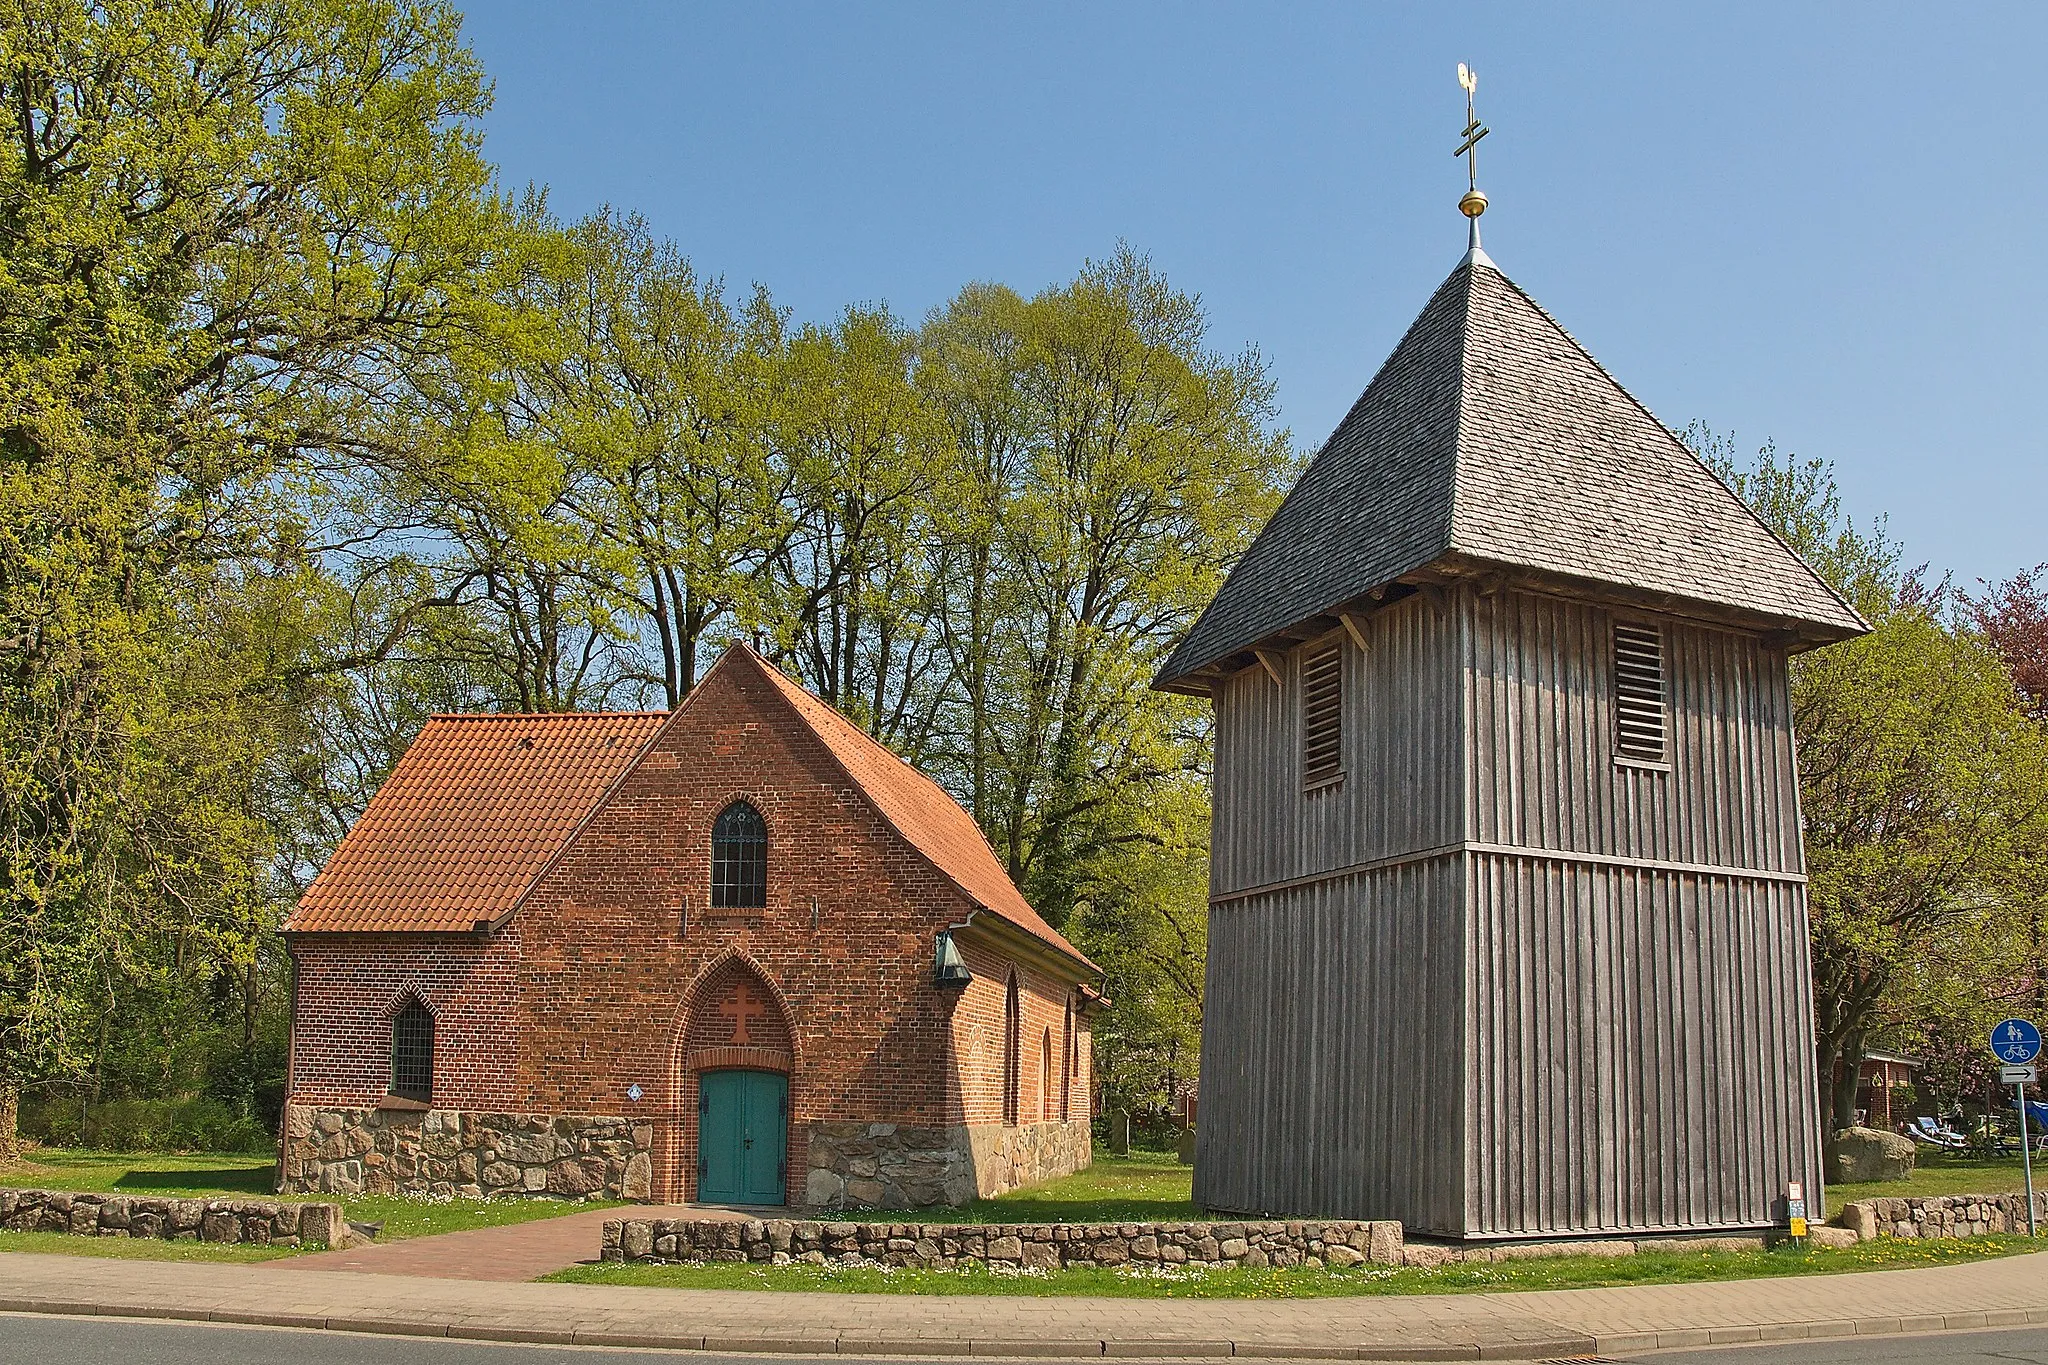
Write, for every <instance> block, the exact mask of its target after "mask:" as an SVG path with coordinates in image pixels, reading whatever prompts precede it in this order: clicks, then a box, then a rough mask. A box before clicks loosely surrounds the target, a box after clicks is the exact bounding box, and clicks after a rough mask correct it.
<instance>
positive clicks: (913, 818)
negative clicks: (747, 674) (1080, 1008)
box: [685, 646, 1101, 971]
mask: <svg viewBox="0 0 2048 1365" xmlns="http://www.w3.org/2000/svg"><path fill="white" fill-rule="evenodd" d="M737 657H744V658H746V659H747V660H748V661H750V662H752V663H753V664H754V665H755V666H756V667H757V668H758V669H759V670H760V672H761V673H762V674H763V675H764V676H766V677H767V678H768V680H769V681H771V682H773V683H774V684H775V686H776V688H777V690H778V691H780V692H781V693H782V695H783V698H784V699H785V700H787V701H788V702H789V704H790V706H791V708H793V709H794V710H795V711H796V713H797V715H798V716H800V717H802V719H803V721H804V723H805V724H807V725H808V726H810V728H811V730H812V732H813V733H814V734H816V735H817V736H818V738H819V740H820V741H822V742H823V744H824V745H825V747H826V748H827V749H828V750H830V751H831V754H832V757H833V758H834V759H835V760H837V761H838V763H839V766H840V767H842V768H844V769H846V775H847V776H848V777H850V778H852V779H853V781H854V785H856V786H858V787H859V788H860V789H861V790H862V791H863V792H865V793H866V794H867V797H868V799H869V800H870V801H872V802H874V804H875V808H876V809H877V810H879V811H880V812H881V813H882V818H883V819H885V820H887V821H888V822H889V823H890V824H891V825H894V826H895V827H896V832H897V833H899V834H901V835H902V836H903V837H904V838H905V839H907V840H909V841H910V844H911V846H912V847H913V848H915V849H917V851H918V852H920V853H922V854H924V856H925V857H926V859H928V860H929V861H930V862H931V864H932V865H933V866H934V867H936V868H938V870H939V871H940V872H942V873H944V874H945V876H946V877H947V878H948V879H950V880H951V881H952V882H953V884H954V885H955V886H958V887H959V888H960V890H961V891H963V892H964V893H966V895H967V896H968V898H969V899H971V900H972V901H974V902H975V904H977V905H979V906H981V907H982V908H983V909H985V910H988V911H989V912H991V913H992V914H995V915H997V916H999V917H1001V918H1003V919H1006V920H1008V921H1009V922H1010V923H1011V924H1014V925H1016V926H1017V927H1018V928H1019V929H1022V930H1024V931H1025V932H1026V933H1028V934H1031V935H1032V936H1033V937H1035V938H1038V939H1040V940H1042V941H1043V942H1045V943H1046V944H1048V945H1050V946H1051V947H1053V948H1056V949H1058V950H1059V951H1060V952H1062V953H1064V954H1065V955H1067V956H1068V957H1071V958H1073V959H1074V960H1075V961H1076V962H1078V963H1080V964H1082V965H1083V966H1086V967H1087V968H1088V969H1089V970H1091V971H1100V970H1101V968H1099V967H1097V966H1096V965H1095V964H1094V963H1093V962H1090V961H1089V960H1088V958H1087V957H1086V956H1085V955H1084V954H1083V953H1082V952H1081V950H1080V949H1078V948H1076V947H1075V946H1074V945H1073V944H1071V943H1069V942H1067V940H1066V939H1065V938H1063V937H1061V935H1060V932H1059V930H1057V929H1055V928H1053V927H1052V926H1051V925H1050V924H1047V923H1046V922H1045V920H1044V918H1043V917H1041V916H1040V915H1039V913H1038V912H1037V911H1036V910H1034V909H1032V908H1031V902H1029V901H1027V900H1025V899H1024V895H1023V893H1022V892H1020V891H1018V890H1017V885H1016V883H1015V882H1012V881H1011V880H1010V874H1009V873H1007V872H1005V871H1004V870H1003V865H1002V862H1001V861H1000V860H999V859H998V858H997V857H996V853H995V850H994V849H993V848H991V847H989V842H988V839H987V838H986V837H985V836H984V835H983V834H982V832H981V826H980V825H978V824H976V823H975V822H974V817H973V816H972V815H969V814H968V813H967V811H966V809H965V808H964V807H963V806H961V804H960V803H959V802H958V801H955V800H954V799H953V798H952V796H951V795H949V794H948V793H947V791H946V789H945V788H944V787H941V786H940V785H939V784H938V783H936V782H934V781H932V780H931V779H930V778H929V777H926V776H925V775H924V774H923V773H921V772H919V771H918V770H917V769H916V768H913V767H912V766H910V764H908V763H905V762H904V761H903V760H902V759H900V758H898V757H897V756H896V755H895V754H894V753H892V752H891V751H890V750H889V749H888V748H886V747H885V746H884V745H882V744H880V743H879V742H877V741H876V740H874V739H871V738H869V736H868V734H867V732H866V731H864V730H862V729H861V728H860V727H859V726H858V725H855V724H854V723H853V722H852V721H850V720H848V719H847V718H846V717H844V716H842V715H840V714H839V713H838V712H837V711H835V710H833V709H832V708H831V707H830V706H827V705H826V704H825V703H824V702H823V701H821V700H819V699H818V698H817V697H814V696H812V695H811V694H810V693H809V692H808V691H806V690H805V689H804V688H803V687H802V686H800V685H799V684H798V683H796V682H795V681H794V680H792V679H791V678H789V677H787V676H785V675H784V674H783V673H782V671H781V670H780V669H777V668H776V667H774V666H773V665H772V664H770V663H768V662H767V661H766V660H765V659H762V658H761V657H760V656H759V655H757V654H754V653H753V652H752V651H751V650H744V649H743V647H741V646H734V647H733V649H732V650H730V651H729V652H728V653H727V655H726V658H724V659H720V660H719V666H721V667H723V666H724V665H725V663H726V661H727V660H728V659H732V658H737ZM685 704H687V702H686V703H685Z"/></svg>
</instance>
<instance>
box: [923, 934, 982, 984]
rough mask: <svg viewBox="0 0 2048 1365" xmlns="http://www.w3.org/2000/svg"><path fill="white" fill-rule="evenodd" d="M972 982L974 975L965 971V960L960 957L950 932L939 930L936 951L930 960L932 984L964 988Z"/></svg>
mask: <svg viewBox="0 0 2048 1365" xmlns="http://www.w3.org/2000/svg"><path fill="white" fill-rule="evenodd" d="M972 980H974V973H973V972H970V971H968V970H967V959H965V958H963V957H961V956H960V947H959V945H958V944H956V943H954V942H953V933H952V931H951V930H950V929H941V930H939V938H938V943H937V951H936V952H935V953H934V955H933V959H932V984H933V985H935V986H965V985H966V984H967V983H968V982H970V981H972Z"/></svg>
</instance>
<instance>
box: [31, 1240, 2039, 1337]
mask: <svg viewBox="0 0 2048 1365" xmlns="http://www.w3.org/2000/svg"><path fill="white" fill-rule="evenodd" d="M0 1311H7V1312H29V1313H68V1314H97V1315H105V1316H114V1317H152V1318H185V1319H195V1320H200V1321H208V1320H210V1321H216V1322H239V1323H256V1324H261V1325H270V1326H286V1327H316V1328H328V1329H331V1330H338V1331H357V1332H380V1333H395V1334H403V1335H416V1336H436V1337H461V1338H470V1339H478V1340H495V1341H523V1342H548V1343H555V1344H562V1345H610V1346H652V1347H665V1348H668V1349H671V1350H674V1349H684V1350H712V1351H722V1352H745V1351H770V1352H776V1353H780V1354H786V1355H787V1354H833V1353H839V1354H850V1355H910V1356H925V1355H930V1356H959V1355H976V1356H1054V1357H1085V1356H1096V1357H1100V1356H1104V1355H1114V1356H1154V1357H1189V1356H1224V1355H1240V1356H1268V1357H1290V1356H1291V1357H1310V1358H1319V1359H1339V1360H1350V1359H1362V1360H1469V1359H1522V1360H1528V1359H1543V1358H1548V1357H1557V1356H1572V1355H1609V1356H1612V1355H1624V1354H1630V1353H1634V1352H1640V1351H1648V1350H1655V1349H1659V1348H1666V1347H1672V1346H1697V1345H1710V1344H1718V1343H1722V1342H1740V1341H1777V1340H1787V1339H1796V1338H1803V1337H1817V1336H1848V1335H1858V1334H1896V1333H1900V1332H1932V1331H1942V1330H1960V1329H1966V1328H1979V1327H1998V1326H2017V1325H2025V1324H2029V1323H2043V1322H2048V1254H2038V1255H2029V1256H2013V1257H2008V1258H2005V1259H2003V1260H1997V1261H1980V1262H1976V1263H1973V1264H1969V1265H1954V1266H1935V1267H1930V1268H1926V1269H1916V1270H1888V1271H1876V1272H1864V1273H1858V1274H1852V1275H1814V1276H1805V1277H1799V1278H1792V1279H1778V1280H1744V1281H1732V1282H1726V1283H1719V1284H1689V1285H1655V1286H1647V1287H1630V1288H1618V1289H1574V1290H1559V1291H1552V1292H1545V1293H1518V1294H1444V1295H1427V1296H1417V1297H1412V1298H1374V1297H1362V1298H1348V1299H1297V1300H1283V1301H1277V1302H1274V1301H1267V1302H1258V1301H1243V1300H1213V1299H1212V1300H1201V1299H1197V1300H1185V1299H1083V1298H1021V1297H1020V1298H994V1297H964V1296H963V1297H936V1296H932V1297H927V1296H912V1295H882V1294H809V1293H737V1292H724V1291H712V1290H675V1289H635V1288H624V1287H619V1286H611V1285H572V1284H519V1285H514V1284H506V1283H491V1282H474V1281H461V1280H445V1279H422V1278H417V1277H412V1276H396V1275H381V1274H360V1273H358V1274H335V1275H308V1274H305V1273H304V1272H303V1271H300V1270H294V1269H285V1268H283V1267H282V1266H279V1265H267V1264H260V1263H259V1264H253V1265H249V1264H233V1263H181V1262H168V1261H129V1260H98V1259H94V1258H89V1257H82V1256H81V1257H73V1256H41V1255H28V1254H23V1253H0Z"/></svg>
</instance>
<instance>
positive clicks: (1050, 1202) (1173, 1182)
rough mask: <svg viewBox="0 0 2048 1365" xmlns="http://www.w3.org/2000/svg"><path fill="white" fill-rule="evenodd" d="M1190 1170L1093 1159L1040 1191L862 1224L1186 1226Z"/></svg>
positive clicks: (1195, 1212)
mask: <svg viewBox="0 0 2048 1365" xmlns="http://www.w3.org/2000/svg"><path fill="white" fill-rule="evenodd" d="M1194 1178H1195V1173H1194V1168H1193V1167H1192V1166H1183V1165H1181V1164H1180V1163H1179V1162H1178V1161H1176V1160H1174V1156H1173V1153H1171V1152H1132V1153H1131V1154H1130V1155H1129V1156H1110V1155H1109V1154H1108V1153H1105V1152H1097V1153H1096V1154H1095V1164H1094V1165H1092V1166H1090V1167H1089V1168H1088V1169H1087V1170H1085V1171H1076V1172H1074V1174H1072V1175H1069V1176H1062V1177H1061V1178H1059V1179H1058V1180H1048V1181H1046V1182H1045V1183H1044V1184H1043V1185H1033V1186H1031V1187H1029V1188H1028V1189H1022V1190H1012V1191H1010V1193H1008V1194H1003V1195H997V1196H996V1197H995V1198H994V1199H977V1200H975V1201H974V1202H973V1203H972V1204H967V1205H964V1206H962V1207H960V1208H957V1209H914V1210H883V1211H880V1212H876V1213H861V1214H858V1215H855V1216H856V1217H858V1219H859V1220H860V1221H861V1222H863V1223H1186V1222H1192V1221H1195V1220H1198V1219H1200V1218H1201V1217H1202V1216H1203V1215H1202V1211H1201V1210H1200V1209H1198V1208H1196V1207H1195V1203H1194V1198H1193V1196H1192V1194H1191V1187H1192V1184H1193V1181H1194Z"/></svg>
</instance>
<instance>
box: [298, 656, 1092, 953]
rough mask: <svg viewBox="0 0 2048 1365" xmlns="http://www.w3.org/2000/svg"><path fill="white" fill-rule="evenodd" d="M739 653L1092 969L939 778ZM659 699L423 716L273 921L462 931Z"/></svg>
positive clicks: (540, 849) (591, 797)
mask: <svg viewBox="0 0 2048 1365" xmlns="http://www.w3.org/2000/svg"><path fill="white" fill-rule="evenodd" d="M736 663H745V664H747V665H750V666H751V667H752V668H753V669H754V670H755V671H756V672H757V673H759V674H760V675H761V676H762V677H763V678H765V679H766V680H767V681H769V682H770V683H771V684H773V685H774V687H775V689H776V691H777V692H778V693H779V694H780V695H781V696H782V697H783V699H784V700H785V701H787V702H788V703H789V706H790V709H791V710H792V711H794V712H795V713H796V716H797V718H798V720H800V721H801V722H803V724H804V725H805V726H806V727H807V728H808V729H809V730H810V731H811V732H812V733H813V734H815V735H816V736H817V737H818V740H819V742H820V743H821V744H823V745H824V746H825V748H826V750H827V752H828V753H830V754H831V756H832V758H833V760H834V761H835V762H837V763H838V764H839V766H840V767H841V768H843V769H844V770H845V771H846V775H847V777H848V778H850V779H851V780H852V782H853V783H854V785H855V786H856V787H858V788H860V790H861V791H862V792H864V793H865V794H866V795H867V798H868V800H870V801H871V802H873V803H874V806H875V809H876V810H877V811H879V812H880V813H881V815H882V818H883V819H885V820H887V821H888V822H889V823H890V824H891V825H892V826H894V827H895V829H896V832H897V833H899V834H901V835H902V836H903V837H904V838H905V839H906V840H908V841H909V842H910V844H911V846H912V847H913V848H915V849H917V850H918V852H920V853H922V854H923V855H924V857H925V859H926V860H927V861H929V862H930V863H931V864H932V866H933V867H935V868H937V869H938V870H939V872H940V873H941V874H942V875H943V876H945V877H946V878H947V879H949V880H950V881H952V882H953V884H954V885H955V886H957V887H959V888H960V890H961V892H962V894H964V895H966V896H967V897H968V898H969V899H970V900H972V901H973V902H974V903H975V904H977V905H979V906H981V907H982V908H983V909H985V910H987V911H988V912H989V913H991V914H993V915H996V916H997V917H999V918H1001V919H1003V920H1006V921H1008V922H1009V923H1010V924H1013V925H1015V926H1016V927H1017V928H1019V929H1022V930H1023V931H1024V932H1026V933H1028V934H1030V935H1032V936H1033V937H1035V938H1037V939H1039V940H1040V941H1042V942H1044V943H1045V944H1046V945H1048V946H1049V947H1051V948H1053V949H1055V950H1057V951H1058V952H1060V953H1062V954H1064V955H1065V956H1067V957H1070V958H1072V959H1073V960H1074V961H1075V962H1076V963H1079V964H1080V965H1082V966H1084V967H1086V968H1088V969H1089V970H1090V971H1100V970H1101V969H1100V968H1098V967H1096V966H1095V964H1094V963H1092V962H1090V961H1089V960H1088V959H1087V957H1085V956H1084V955H1083V954H1082V953H1081V951H1080V950H1079V949H1078V948H1076V947H1074V945H1073V944H1071V943H1069V942H1067V940H1066V939H1065V938H1063V937H1061V936H1060V933H1059V931H1058V930H1056V929H1054V928H1053V927H1052V926H1051V925H1050V924H1047V923H1046V922H1045V920H1044V919H1043V918H1041V917H1040V915H1039V913H1038V912H1037V911H1036V910H1033V909H1032V908H1031V904H1030V902H1029V901H1027V900H1025V899H1024V897H1023V895H1022V893H1020V892H1019V891H1018V890H1017V887H1016V885H1015V884H1014V883H1013V882H1011V880H1010V877H1009V874H1008V873H1007V872H1005V871H1003V865H1002V863H1001V862H1000V861H999V860H998V859H997V858H996V855H995V850H994V849H992V848H990V847H989V843H988V840H987V839H986V838H984V837H983V836H982V832H981V827H980V826H979V825H977V824H975V823H974V817H973V816H971V815H969V814H968V813H967V812H966V811H965V810H964V809H962V808H961V806H960V803H959V802H957V801H955V800H954V799H953V798H952V797H951V796H949V795H947V793H946V791H945V789H944V788H942V787H940V786H939V784H938V783H936V782H934V781H932V780H931V779H930V778H929V777H926V776H925V775H924V774H923V773H921V772H919V771H918V770H917V769H915V768H913V767H911V766H910V765H909V764H908V763H905V762H904V761H903V760H902V759H900V758H898V757H897V756H896V755H895V754H893V753H891V752H890V751H889V750H888V749H887V748H885V747H883V746H882V745H881V744H879V743H877V742H876V741H875V740H873V739H870V738H869V737H868V736H867V734H866V733H865V732H864V731H862V730H861V729H860V727H859V726H857V725H855V724H854V723H853V722H852V721H850V720H848V719H846V717H844V716H842V715H840V714H839V713H838V712H837V711H835V710H833V709H832V708H831V707H830V706H827V705H826V704H825V703H824V702H822V701H820V700H819V699H818V698H816V697H814V696H812V695H811V694H810V693H809V692H806V691H805V690H804V689H803V688H802V687H801V686H799V685H798V684H797V683H795V682H793V681H792V680H791V679H789V678H788V677H785V676H784V675H783V674H782V672H781V671H780V670H778V669H776V668H775V667H773V666H772V665H770V664H769V663H768V662H767V661H766V660H764V659H762V658H761V657H760V656H759V655H757V654H755V653H754V652H753V651H752V650H749V649H747V648H746V647H744V646H739V645H736V646H734V647H733V648H732V649H731V650H729V651H727V653H726V656H725V657H724V658H722V659H720V660H719V661H718V663H717V665H716V666H715V667H714V668H713V670H712V671H713V672H716V671H717V670H718V669H722V668H726V667H729V666H732V665H734V664H736ZM708 676H709V675H707V678H708ZM699 686H700V687H701V686H702V684H701V683H700V684H699ZM695 695H697V694H696V693H695V692H694V691H693V692H692V693H691V696H695ZM689 704H690V698H688V697H685V698H684V699H683V705H684V706H685V707H687V706H688V705H689ZM671 714H672V713H670V712H665V711H632V712H567V713H557V714H550V715H509V716H481V715H479V716H435V717H433V718H432V719H431V720H429V721H428V722H427V723H426V725H425V727H424V728H422V729H421V731H420V733H419V737H418V738H417V739H415V740H414V741H413V742H412V745H411V747H410V748H408V749H407V750H406V751H405V756H404V757H403V758H401V759H399V760H398V766H397V767H396V768H394V769H392V772H391V776H390V777H388V778H386V779H385V782H384V785H383V787H381V788H380V789H379V790H378V792H377V795H376V796H375V797H374V798H373V799H372V800H371V802H370V805H369V809H367V810H365V811H364V812H363V814H362V818H361V819H359V820H357V821H356V823H355V826H354V828H352V829H350V830H349V832H348V836H347V837H346V838H344V839H343V840H342V841H341V847H340V848H338V849H336V850H335V851H334V856H333V857H332V858H330V859H328V862H327V866H326V867H325V868H323V869H322V870H321V872H320V875H319V876H318V877H316V878H315V879H314V881H313V884H312V885H311V886H309V887H307V888H306V891H305V894H304V895H302V896H300V897H299V903H298V907H297V908H296V909H295V910H293V911H292V915H291V919H290V920H289V921H288V922H287V923H286V925H285V929H286V930H287V932H292V933H317V932H321V931H334V932H351V931H352V932H358V933H362V932H398V933H463V932H468V931H471V930H474V929H476V928H478V927H479V926H481V925H486V924H494V923H497V922H499V921H501V920H503V919H504V918H505V917H506V916H507V915H509V914H511V913H512V912H513V911H515V910H516V909H517V908H518V906H519V903H520V901H521V900H522V899H523V898H524V897H525V894H526V892H527V891H528V889H529V888H531V886H532V885H533V883H534V881H535V880H536V879H537V878H538V877H539V876H540V874H541V873H542V872H544V871H546V869H547V866H548V864H549V863H550V862H552V861H553V860H554V857H555V855H556V854H557V853H559V852H560V851H561V850H562V848H563V847H564V846H565V845H566V844H567V843H568V841H569V839H570V838H571V836H573V835H574V834H575V832H576V830H577V828H578V827H579V826H580V825H581V824H582V823H583V821H584V819H585V818H586V817H587V816H589V815H590V814H591V812H592V811H594V810H595V809H596V808H597V805H598V802H599V801H601V800H602V799H603V798H604V795H605V793H606V792H608V791H610V790H611V788H612V785H613V784H614V783H615V782H616V781H618V779H619V778H620V777H621V776H623V775H624V774H625V773H626V771H627V770H628V769H629V768H630V767H632V765H633V763H634V762H635V761H636V760H637V759H638V758H639V756H640V754H641V753H642V752H643V751H644V750H645V749H646V748H647V747H648V745H649V744H650V743H651V742H652V741H653V739H654V736H655V734H656V732H657V731H659V730H660V729H661V727H662V725H663V724H664V723H665V722H667V721H668V720H669V718H670V715H671Z"/></svg>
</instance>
